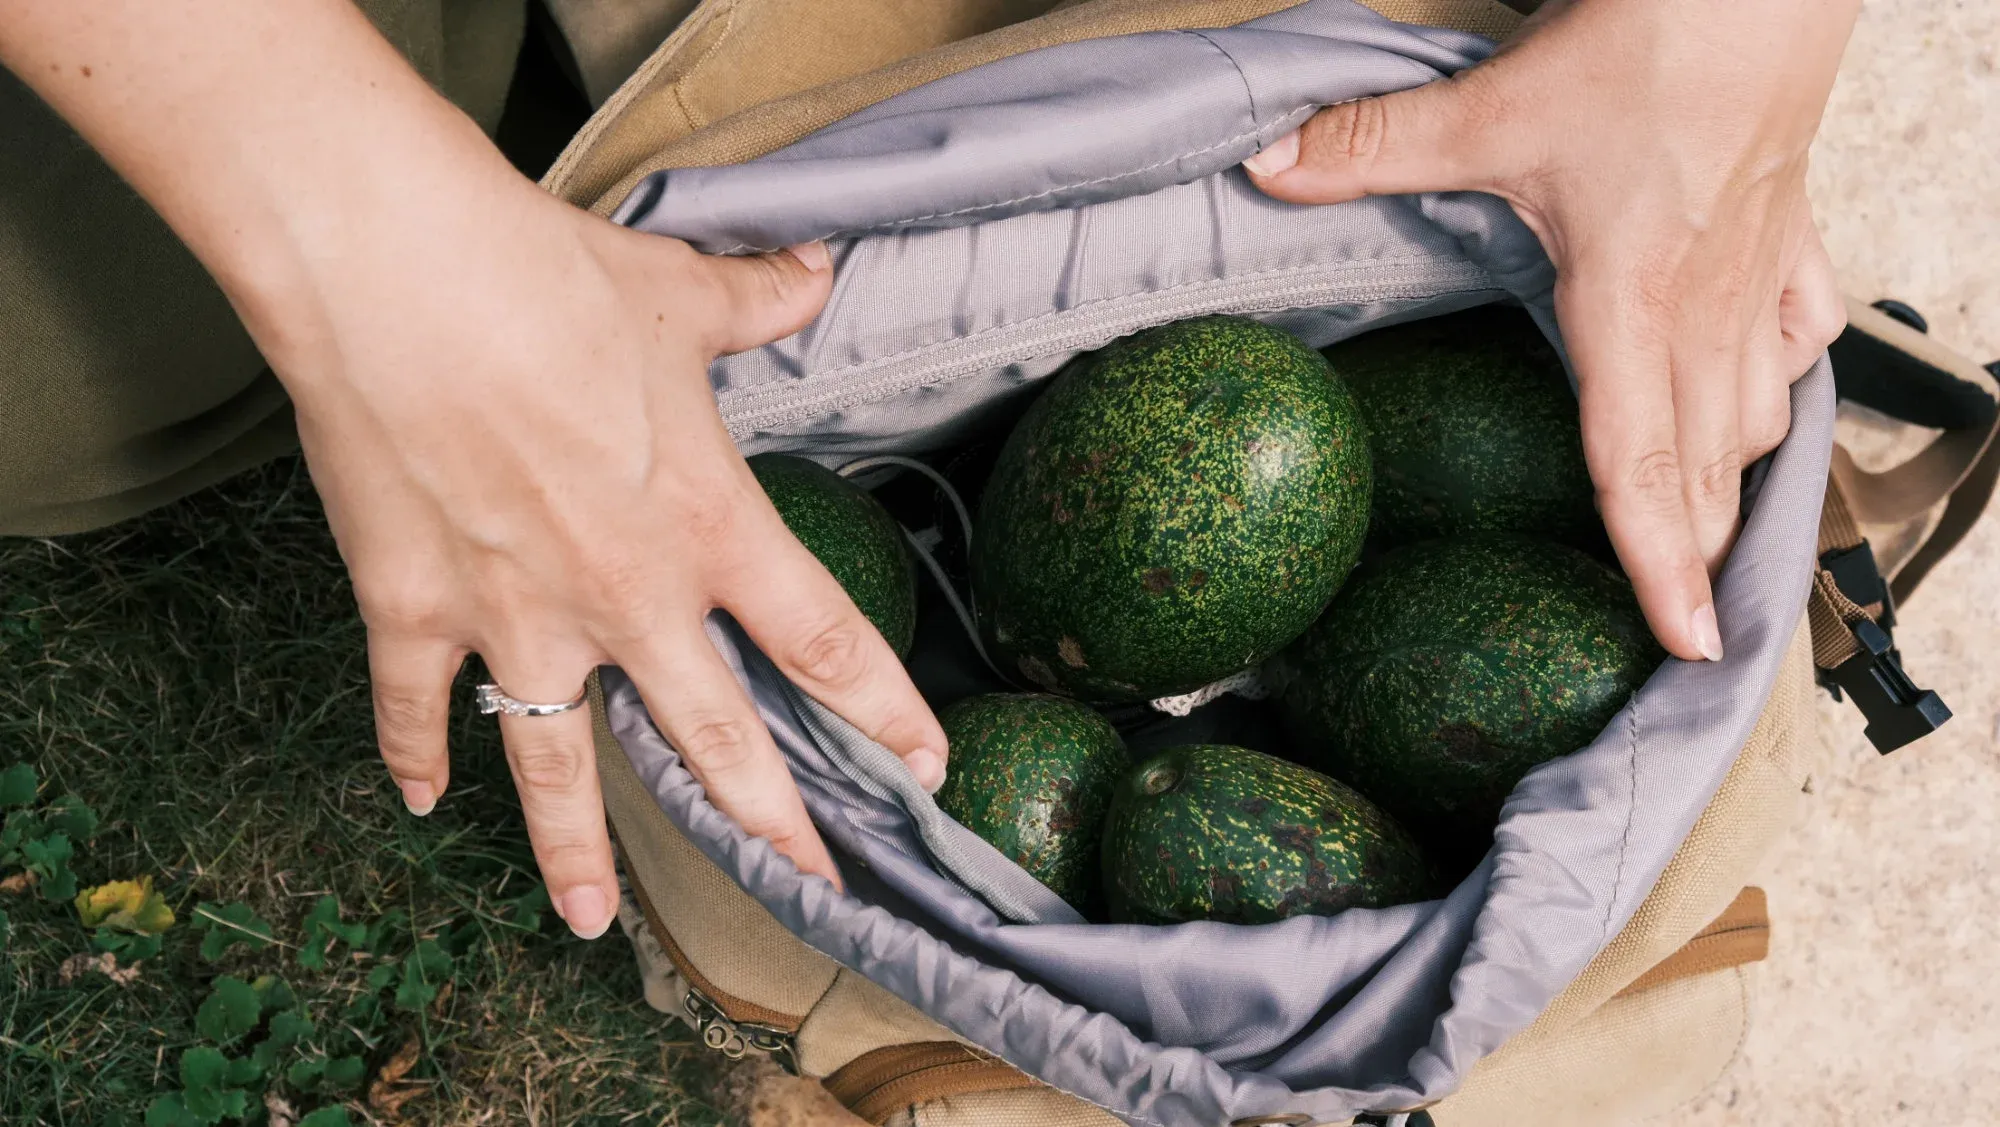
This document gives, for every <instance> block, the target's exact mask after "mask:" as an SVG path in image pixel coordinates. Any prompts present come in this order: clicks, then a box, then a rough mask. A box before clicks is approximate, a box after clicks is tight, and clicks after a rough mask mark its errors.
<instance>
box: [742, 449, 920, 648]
mask: <svg viewBox="0 0 2000 1127" xmlns="http://www.w3.org/2000/svg"><path fill="white" fill-rule="evenodd" d="M750 472H751V473H752V474H754V475H756V478H757V484H758V485H761V486H763V487H764V495H765V496H766V497H769V498H770V499H771V504H772V506H773V507H774V508H776V509H777V510H778V515H779V516H780V517H782V518H784V522H785V527H786V528H788V529H790V530H791V532H792V535H793V536H796V537H798V540H799V543H801V544H803V545H805V547H806V550H807V551H809V552H811V553H812V554H813V555H814V556H816V557H818V559H819V562H820V563H821V564H822V565H824V566H825V568H826V570H828V571H830V572H832V573H833V577H834V578H835V579H837V580H839V581H840V585H841V587H842V588H844V589H845V590H846V591H847V597H848V598H850V599H853V600H854V605H855V606H857V607H859V608H860V609H861V613H862V614H863V615H865V616H867V618H868V621H870V622H872V623H874V624H875V629H877V630H879V631H881V632H882V638H883V640H884V641H886V642H888V643H889V648H890V649H893V650H895V651H896V656H897V657H898V658H907V657H909V656H910V644H911V642H912V641H913V640H914V639H915V638H916V632H917V563H916V561H915V560H914V559H912V558H911V557H910V549H909V547H908V545H906V544H905V543H904V541H903V529H902V527H901V526H900V525H898V524H897V523H896V521H895V518H893V517H891V516H890V515H889V512H888V510H886V509H884V508H883V507H882V505H881V503H880V502H878V501H876V500H875V498H874V496H873V495H871V494H870V493H869V492H868V491H867V490H866V489H863V488H861V487H860V486H858V485H856V484H854V483H853V482H851V481H849V480H847V479H846V478H844V477H842V476H840V475H839V474H837V473H834V472H833V471H832V470H830V469H827V468H826V467H825V466H822V465H820V464H819V463H818V462H812V461H808V460H806V459H804V458H795V457H792V456H791V455H789V454H758V455H757V456H755V457H753V458H751V459H750Z"/></svg>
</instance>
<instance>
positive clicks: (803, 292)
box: [698, 243, 833, 353]
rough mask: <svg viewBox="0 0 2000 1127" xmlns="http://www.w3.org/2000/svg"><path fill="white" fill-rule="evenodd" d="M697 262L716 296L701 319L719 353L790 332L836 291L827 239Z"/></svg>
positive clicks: (807, 321)
mask: <svg viewBox="0 0 2000 1127" xmlns="http://www.w3.org/2000/svg"><path fill="white" fill-rule="evenodd" d="M698 261H700V262H701V263H702V273H703V275H704V276H705V277H706V279H707V280H708V281H709V282H710V283H712V284H713V292H714V294H715V297H716V301H717V308H716V309H714V310H711V311H708V315H707V316H706V317H705V318H704V319H703V329H704V332H705V338H704V339H705V342H706V343H707V345H708V347H709V348H710V349H712V350H713V351H715V352H718V353H730V352H742V351H743V350H744V349H748V348H756V347H758V346H759V345H765V344H769V343H771V342H772V341H774V340H780V339H782V338H784V337H788V336H791V335H792V334H793V333H796V332H798V331H799V330H800V329H803V328H805V327H806V326H807V325H808V324H810V323H811V322H812V319H813V318H814V317H817V316H819V311H820V308H821V307H822V306H824V305H825V304H826V299H827V295H828V294H830V293H832V292H833V260H832V258H831V256H830V255H829V254H828V253H827V249H826V244H825V243H802V244H800V245H799V246H796V247H792V248H790V249H788V250H782V251H779V252H777V253H775V254H759V255H747V256H742V257H730V256H716V257H711V258H703V259H700V260H698Z"/></svg>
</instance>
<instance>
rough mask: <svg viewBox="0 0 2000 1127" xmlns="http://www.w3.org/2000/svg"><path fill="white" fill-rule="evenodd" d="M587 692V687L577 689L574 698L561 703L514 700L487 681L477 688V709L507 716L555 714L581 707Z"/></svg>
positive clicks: (586, 697)
mask: <svg viewBox="0 0 2000 1127" xmlns="http://www.w3.org/2000/svg"><path fill="white" fill-rule="evenodd" d="M589 692H590V691H589V690H588V689H583V690H579V691H578V692H577V694H576V697H575V699H573V700H566V701H564V702H562V703H561V704H534V703H532V702H530V701H525V700H515V699H514V698H513V697H510V696H508V695H507V694H506V693H504V692H502V691H501V690H500V686H498V685H495V684H491V683H488V684H484V685H481V686H479V689H478V694H479V711H481V712H483V713H486V714H487V715H489V716H490V715H492V714H493V713H495V712H501V713H505V714H507V715H508V716H555V715H557V714H558V713H563V712H570V711H573V710H575V709H579V708H582V707H583V702H584V701H585V700H587V699H588V698H589Z"/></svg>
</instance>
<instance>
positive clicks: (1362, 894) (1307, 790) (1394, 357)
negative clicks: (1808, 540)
mask: <svg viewBox="0 0 2000 1127" xmlns="http://www.w3.org/2000/svg"><path fill="white" fill-rule="evenodd" d="M990 461H991V467H992V468H991V471H990V474H989V475H988V476H987V478H986V480H985V484H984V490H983V494H982V495H981V497H980V501H979V507H978V516H977V523H976V529H975V532H974V536H973V543H972V550H971V552H970V555H969V559H968V560H967V565H968V568H967V570H968V572H969V575H968V578H969V581H970V585H971V590H972V597H973V606H974V609H975V611H976V615H977V619H978V623H979V628H980V632H981V635H982V639H983V643H984V648H985V651H986V653H987V655H988V656H990V658H991V659H992V660H993V662H994V663H995V665H996V666H997V667H998V668H999V669H1000V670H1001V672H1002V673H1003V674H1006V675H1007V676H1009V677H1010V678H1011V679H1013V680H1014V681H1016V682H1017V684H1018V685H1019V686H1020V687H1022V688H1028V689H1032V690H1034V691H1030V692H1008V693H984V694H980V695H976V696H971V697H967V698H965V699H962V700H958V701H957V702H956V703H952V704H951V705H950V706H949V707H947V708H945V709H943V710H942V711H941V712H940V714H939V719H940V721H941V722H942V723H943V725H944V727H945V732H946V735H947V736H948V737H949V739H950V741H951V744H950V757H951V767H950V776H949V778H948V779H947V780H946V783H945V786H944V788H943V789H942V790H941V791H939V793H938V795H937V801H938V803H939V805H940V806H941V807H942V808H943V809H944V811H945V812H946V813H948V814H950V815H951V816H952V817H954V818H956V819H957V820H959V821H960V822H961V823H962V824H964V825H965V826H967V827H968V828H970V829H972V830H973V831H974V832H975V833H977V834H979V835H980V836H981V837H983V838H985V839H986V840H987V841H989V842H991V843H992V844H993V845H994V846H995V847H996V848H998V849H999V850H1000V851H1001V852H1002V853H1003V854H1005V855H1006V856H1008V857H1009V858H1011V859H1012V860H1014V861H1015V862H1016V863H1017V864H1019V865H1020V866H1021V867H1022V868H1023V869H1025V870H1026V871H1027V872H1028V873H1029V874H1030V875H1032V876H1034V877H1035V878H1036V879H1037V880H1039V881H1041V882H1042V883H1043V884H1045V885H1047V886H1048V887H1049V888H1050V889H1052V890H1053V891H1055V892H1056V893H1057V894H1058V895H1060V896H1061V897H1062V898H1063V899H1064V900H1066V901H1067V902H1069V903H1070V904H1072V905H1073V906H1075V907H1077V908H1078V909H1079V910H1080V911H1083V912H1084V913H1085V914H1086V915H1087V916H1089V917H1091V918H1095V919H1109V920H1112V921H1117V922H1133V923H1173V922H1182V921H1190V920H1219V921H1224V922H1231V923H1245V924H1254V923H1267V922H1271V921H1275V920H1279V919H1284V918H1287V917H1290V916H1294V915H1302V914H1311V915H1329V914H1332V913H1335V912H1339V911H1343V910H1345V909H1347V908H1351V907H1386V906H1390V905H1394V904H1401V903H1408V902H1411V901H1415V900H1421V899H1424V898H1427V897H1430V896H1433V895H1436V894H1437V893H1438V892H1440V891H1441V889H1442V880H1444V879H1450V878H1452V877H1454V876H1456V875H1457V874H1459V873H1462V872H1464V871H1466V870H1467V869H1469V868H1470V867H1471V866H1472V865H1473V864H1475V863H1476V862H1477V860H1478V858H1479V857H1480V856H1481V855H1482V854H1484V853H1485V851H1486V850H1487V848H1489V847H1490V845H1491V844H1492V838H1493V830H1494V827H1495V825H1496V824H1497V822H1498V820H1499V817H1500V807H1501V804H1502V802H1503V801H1504V800H1505V798H1506V797H1507V795H1508V794H1509V793H1510V792H1511V791H1512V790H1513V788H1514V786H1515V784H1516V783H1518V782H1519V781H1520V779H1521V777H1522V776H1523V775H1524V774H1526V773H1527V772H1528V771H1529V770H1531V769H1533V768H1534V767H1535V766H1536V765H1538V764H1540V763H1543V762H1546V761H1548V760H1550V759H1553V758H1556V757H1558V756H1562V755H1566V754H1568V753H1570V752H1572V751H1575V750H1576V749H1578V748H1580V747H1582V746H1584V745H1585V744H1587V743H1589V742H1590V741H1591V740H1592V739H1593V738H1594V737H1595V736H1596V735H1597V733H1598V732H1599V731H1600V730H1601V729H1603V727H1604V726H1605V725H1606V724H1607V723H1609V722H1610V720H1611V718H1612V716H1613V715H1614V714H1616V712H1617V711H1618V709H1619V708H1620V707H1622V706H1623V704H1624V703H1625V701H1626V700H1627V699H1628V698H1629V697H1630V696H1631V694H1632V692H1633V691H1634V690H1636V689H1637V688H1638V687H1639V685H1640V684H1641V683H1642V682H1643V681H1644V680H1645V679H1646V678H1647V677H1648V676H1649V675H1650V674H1651V673H1652V671H1653V670H1654V668H1656V667H1657V666H1658V664H1659V662H1660V661H1661V660H1662V659H1663V657H1664V655H1663V653H1662V651H1661V650H1660V649H1659V648H1658V647H1657V645H1656V644H1655V643H1654V642H1653V640H1652V637H1651V635H1650V633H1649V632H1648V631H1647V629H1646V626H1645V622H1644V620H1643V618H1642V617H1641V615H1640V613H1639V609H1638V606H1637V603H1636V601H1635V599H1634V598H1633V595H1632V590H1631V587H1630V585H1629V584H1628V583H1627V582H1626V581H1625V579H1624V578H1623V577H1622V576H1621V575H1620V574H1618V573H1617V572H1616V571H1614V570H1613V569H1612V568H1611V567H1609V566H1607V564H1606V563H1605V562H1603V558H1604V557H1605V555H1606V553H1605V550H1604V544H1605V541H1604V536H1603V530H1602V526H1601V524H1600V523H1599V521H1598V519H1597V516H1596V513H1595V510H1594V507H1593V504H1592V494H1591V484H1590V478H1589V475H1588V473H1587V472H1586V470H1585V468H1584V461H1583V451H1582V445H1581V439H1580V436H1579V433H1578V427H1577V409H1576V400H1575V397H1574V395H1573V394H1572V393H1571V391H1570V389H1569V385H1568V383H1567V380H1566V378H1565V376H1564V373H1563V369H1562V365H1561V362H1560V359H1559V358H1558V357H1557V355H1556V353H1555V351H1554V350H1553V349H1552V348H1550V347H1549V345H1548V344H1547V342H1546V341H1545V340H1544V339H1543V337H1542V335H1541V333H1540V332H1539V331H1538V330H1537V329H1536V328H1535V327H1534V325H1533V323H1532V322H1531V321H1530V320H1529V319H1528V317H1527V316H1526V314H1524V313H1521V312H1520V311H1518V310H1511V309H1497V308H1488V309H1481V310H1475V311H1472V312H1468V313H1460V314H1454V315H1449V316H1444V317H1436V318H1432V319H1429V320H1425V321H1420V322H1416V323H1413V324H1409V325H1403V326H1396V327H1392V328H1387V329H1381V330H1377V331H1375V332H1371V333H1368V334H1366V335H1365V336H1361V337H1358V338H1355V339H1353V340H1350V341H1347V342H1343V343H1341V344H1338V345H1335V346H1334V347H1332V348H1329V349H1327V350H1326V351H1325V352H1324V353H1321V352H1316V351H1314V350H1312V349H1311V348H1308V347H1307V346H1306V345H1304V344H1303V343H1301V342H1300V341H1298V340H1297V339H1296V338H1294V337H1292V336H1291V335H1289V334H1288V333H1286V332H1284V331H1282V330H1280V329H1276V328H1273V327H1270V326H1266V325H1263V324H1260V323H1258V322H1256V321H1251V320H1247V319H1243V318H1236V317H1206V318H1201V319H1197V320H1192V321H1183V322H1179V323H1177V324H1171V325H1166V326H1163V327H1160V328H1156V329H1152V330H1148V331H1146V332H1142V333H1139V334H1137V335H1134V336H1131V337H1127V338H1125V339H1123V340H1119V341H1116V342H1114V343H1112V344H1111V345H1109V346H1107V347H1105V348H1103V349H1101V350H1099V351H1097V352H1095V353H1092V354H1089V355H1086V356H1083V357H1080V358H1079V359H1078V360H1077V361H1076V362H1074V363H1073V364H1072V365H1071V366H1070V367H1068V368H1067V369H1066V370H1065V371H1064V372H1063V373H1061V374H1060V375H1059V376H1057V377H1056V378H1055V379H1054V380H1053V381H1052V383H1051V385H1050V386H1049V388H1048V389H1047V390H1046V391H1045V392H1043V393H1042V394H1041V395H1040V396H1039V398H1037V399H1036V400H1035V401H1034V402H1033V403H1032V405H1030V406H1029V408H1028V409H1027V411H1026V413H1025V414H1024V415H1022V416H1021V417H1020V419H1019V421H1018V423H1016V424H1015V426H1014V427H1013V429H1012V431H1011V432H1010V433H1009V434H1008V435H1007V437H1006V440H1005V442H1004V444H1003V445H1001V446H1000V447H999V449H998V453H997V456H995V457H992V458H991V459H990ZM751 464H752V468H753V470H755V471H756V473H757V476H758V479H759V481H760V482H761V483H763V485H764V486H765V489H766V491H767V493H768V494H769V495H770V496H771V499H772V501H773V502H774V504H775V505H776V506H777V508H778V510H779V512H780V515H781V516H783V518H784V520H785V522H786V524H787V525H788V526H789V527H790V528H791V529H792V530H793V531H794V532H795V533H796V534H797V535H798V536H799V538H800V540H801V541H802V542H803V543H804V544H805V545H806V546H807V547H808V548H809V549H811V550H812V551H813V552H814V553H815V554H816V555H818V556H819V557H820V559H821V560H822V561H823V562H824V563H825V564H826V565H827V567H828V570H829V571H831V572H833V574H834V575H835V577H836V578H838V579H839V580H840V581H841V582H842V584H843V585H844V586H845V587H846V589H847V590H848V592H849V594H850V595H851V596H853V598H854V599H855V602H856V604H857V605H858V606H859V607H860V608H861V609H862V611H863V612H864V613H865V614H867V616H868V617H869V619H870V620H871V621H873V622H874V623H875V624H876V625H877V627H878V628H879V629H881V631H882V633H883V635H884V637H885V638H887V639H888V640H889V641H890V642H891V644H892V645H893V646H895V647H896V649H897V651H898V653H900V654H904V655H907V654H908V652H909V647H910V639H911V637H912V635H913V631H914V623H915V621H916V619H917V613H916V606H917V593H916V584H915V572H914V568H913V567H912V557H911V555H910V553H909V549H908V548H907V547H906V546H905V543H904V538H903V536H902V534H901V530H900V528H899V527H898V526H897V522H896V521H895V520H894V519H893V518H891V517H890V516H889V515H888V513H887V512H885V511H883V510H882V508H881V506H880V505H879V504H877V503H876V502H875V499H874V498H873V497H872V496H871V495H870V494H869V493H867V492H866V491H864V490H862V489H860V488H859V487H857V486H855V485H854V484H853V483H851V482H849V481H847V480H845V479H843V478H841V477H839V476H838V475H836V474H833V473H831V472H830V471H825V470H821V469H819V467H817V466H815V465H812V464H811V463H807V462H803V461H802V460H799V459H793V458H781V457H773V456H764V457H760V458H756V459H752V463H751ZM1252 669H1259V670H1261V671H1262V674H1263V679H1264V681H1265V683H1266V684H1267V685H1269V686H1270V687H1271V688H1272V689H1273V690H1274V692H1275V695H1276V700H1275V701H1274V702H1273V704H1272V705H1270V706H1258V707H1270V708H1273V709H1274V710H1275V713H1276V715H1277V717H1279V718H1281V719H1282V724H1281V725H1279V726H1277V727H1275V728H1273V729H1264V728H1261V727H1260V728H1258V729H1257V731H1258V732H1259V733H1260V734H1259V736H1258V737H1257V738H1254V739H1251V740H1250V742H1252V743H1255V744H1257V745H1258V746H1257V749H1256V750H1251V749H1250V748H1248V747H1242V746H1234V745H1233V743H1227V742H1216V741H1214V740H1202V739H1192V740H1188V741H1186V742H1183V743H1180V744H1172V745H1168V746H1164V747H1160V748H1158V749H1157V750H1155V751H1154V752H1153V753H1151V754H1147V755H1133V754H1131V753H1130V752H1129V751H1128V750H1127V747H1128V743H1129V742H1143V741H1141V740H1140V739H1139V738H1138V737H1137V736H1136V735H1135V732H1137V731H1138V726H1143V725H1144V723H1145V721H1144V720H1143V718H1144V717H1146V716H1150V715H1153V714H1151V713H1149V712H1148V711H1147V710H1146V709H1145V708H1144V707H1143V702H1146V701H1150V700H1154V699H1157V698H1160V697H1166V696H1173V695H1176V694H1182V693H1187V692H1190V691H1193V690H1196V689H1199V688H1202V687H1203V686H1206V685H1210V684H1212V683H1214V682H1216V681H1218V680H1221V679H1223V678H1227V677H1230V676H1232V675H1234V674H1238V673H1241V672H1243V671H1245V670H1252ZM1209 707H1210V708H1212V709H1213V708H1220V707H1222V706H1209ZM1197 715H1199V713H1198V714H1197ZM1121 726H1122V727H1123V728H1124V729H1125V735H1124V736H1121V731H1120V729H1121ZM1155 726H1157V725H1155ZM1267 731H1276V732H1278V733H1281V735H1279V736H1277V737H1269V738H1267V737H1266V736H1265V735H1263V733H1265V732H1267ZM1126 737H1132V738H1131V739H1129V740H1128V738H1126ZM1152 742H1157V741H1152Z"/></svg>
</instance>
